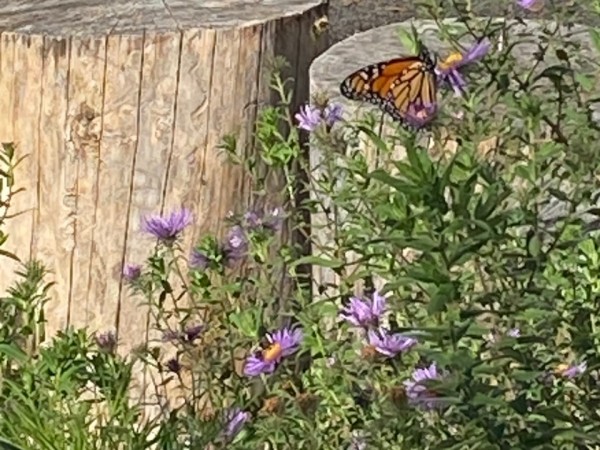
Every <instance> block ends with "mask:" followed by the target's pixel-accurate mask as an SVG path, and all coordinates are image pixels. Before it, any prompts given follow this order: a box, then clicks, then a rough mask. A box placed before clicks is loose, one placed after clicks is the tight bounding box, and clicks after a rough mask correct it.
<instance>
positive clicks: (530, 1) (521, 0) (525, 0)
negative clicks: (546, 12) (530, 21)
mask: <svg viewBox="0 0 600 450" xmlns="http://www.w3.org/2000/svg"><path fill="white" fill-rule="evenodd" d="M517 5H519V6H520V7H521V8H523V9H526V10H528V11H531V12H539V11H541V10H542V8H543V7H544V0H517Z"/></svg>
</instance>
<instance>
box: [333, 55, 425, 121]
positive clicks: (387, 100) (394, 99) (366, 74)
mask: <svg viewBox="0 0 600 450" xmlns="http://www.w3.org/2000/svg"><path fill="white" fill-rule="evenodd" d="M435 67H436V61H435V58H434V57H432V56H431V55H430V53H429V51H428V50H427V49H426V48H425V47H421V51H420V52H419V54H418V55H416V56H406V57H402V58H395V59H391V60H389V61H383V62H379V63H376V64H372V65H369V66H366V67H363V68H361V69H359V70H357V71H356V72H354V73H352V74H351V75H349V76H348V77H347V78H346V79H345V80H344V81H342V84H341V85H340V91H341V93H342V95H343V96H344V97H346V98H349V99H350V100H362V101H367V102H369V103H373V104H375V105H377V106H379V108H380V109H382V110H383V111H385V112H387V113H388V114H390V115H391V116H392V117H393V118H394V119H395V120H397V121H399V122H401V123H403V124H407V122H408V125H410V124H411V122H414V120H413V121H411V120H410V119H411V115H413V114H417V115H420V116H421V117H412V119H428V117H423V116H422V115H423V113H425V114H426V115H427V114H430V113H431V109H430V108H431V107H432V106H434V105H435V103H436V98H437V77H436V73H435Z"/></svg>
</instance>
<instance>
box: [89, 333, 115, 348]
mask: <svg viewBox="0 0 600 450" xmlns="http://www.w3.org/2000/svg"><path fill="white" fill-rule="evenodd" d="M94 340H95V341H96V345H97V346H98V348H99V349H100V350H102V351H103V352H106V353H114V352H115V349H116V348H117V336H116V335H115V333H113V332H112V331H106V332H104V333H100V334H96V336H95V337H94Z"/></svg>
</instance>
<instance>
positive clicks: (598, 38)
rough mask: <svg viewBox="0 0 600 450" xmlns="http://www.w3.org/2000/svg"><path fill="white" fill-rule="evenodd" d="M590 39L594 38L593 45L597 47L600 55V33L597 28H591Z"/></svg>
mask: <svg viewBox="0 0 600 450" xmlns="http://www.w3.org/2000/svg"><path fill="white" fill-rule="evenodd" d="M588 31H589V33H590V37H591V38H592V44H594V47H596V51H597V52H598V53H600V31H598V30H596V29H595V28H589V30H588Z"/></svg>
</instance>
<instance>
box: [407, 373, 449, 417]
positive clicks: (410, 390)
mask: <svg viewBox="0 0 600 450" xmlns="http://www.w3.org/2000/svg"><path fill="white" fill-rule="evenodd" d="M442 378H443V377H442V375H441V374H440V373H439V371H438V369H437V365H436V364H435V363H432V364H431V365H430V366H429V367H426V368H423V369H415V370H414V372H413V373H412V376H411V379H410V380H406V381H404V382H403V384H404V388H405V390H406V396H407V397H408V401H409V402H410V403H412V404H413V405H416V406H421V407H423V408H425V409H433V408H436V407H439V406H441V405H442V402H441V401H440V399H439V395H438V394H437V393H436V392H435V391H434V390H433V389H432V388H431V384H432V383H434V382H436V381H438V382H439V381H440V380H441V379H442Z"/></svg>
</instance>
